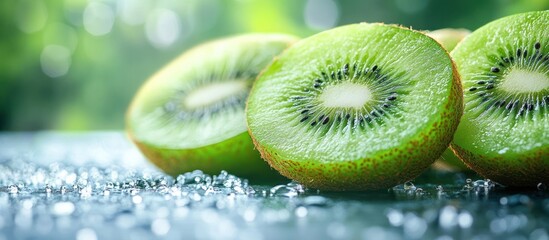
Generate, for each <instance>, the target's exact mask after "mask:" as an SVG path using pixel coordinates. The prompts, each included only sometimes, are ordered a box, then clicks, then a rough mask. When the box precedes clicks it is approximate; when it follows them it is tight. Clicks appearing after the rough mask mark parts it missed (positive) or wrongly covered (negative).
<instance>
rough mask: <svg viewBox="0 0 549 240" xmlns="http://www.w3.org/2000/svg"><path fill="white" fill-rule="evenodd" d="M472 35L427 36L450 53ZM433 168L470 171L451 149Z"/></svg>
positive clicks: (451, 31)
mask: <svg viewBox="0 0 549 240" xmlns="http://www.w3.org/2000/svg"><path fill="white" fill-rule="evenodd" d="M470 33H471V31H469V30H468V29H465V28H442V29H438V30H434V31H430V32H427V33H425V34H426V35H427V36H429V37H432V38H433V39H435V40H436V41H437V42H438V43H440V45H442V47H444V48H445V49H446V50H447V51H448V52H450V51H452V50H453V49H454V48H455V47H456V45H457V44H458V43H459V42H460V41H461V40H463V38H465V37H466V36H467V35H469V34H470ZM433 168H434V169H437V170H445V171H470V169H469V168H468V167H467V166H466V165H465V164H464V163H463V161H461V159H459V158H458V157H457V156H456V155H455V154H454V152H453V151H452V150H451V149H450V148H448V149H446V150H445V151H444V153H442V156H441V157H440V158H438V159H437V160H436V161H435V163H434V164H433Z"/></svg>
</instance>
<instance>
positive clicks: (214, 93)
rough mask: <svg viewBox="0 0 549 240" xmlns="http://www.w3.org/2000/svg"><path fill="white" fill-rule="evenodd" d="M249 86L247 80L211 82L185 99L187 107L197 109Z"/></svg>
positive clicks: (184, 103)
mask: <svg viewBox="0 0 549 240" xmlns="http://www.w3.org/2000/svg"><path fill="white" fill-rule="evenodd" d="M247 88H248V83H247V81H246V80H233V81H223V82H216V83H211V84H208V85H205V86H202V87H200V88H197V89H195V90H193V91H192V92H190V93H189V95H187V96H186V97H185V98H184V99H183V105H184V106H185V107H186V108H187V109H196V108H200V107H204V106H208V105H211V104H213V103H216V102H219V101H221V100H223V99H225V98H228V97H230V96H233V95H236V94H237V93H239V92H241V91H245V90H246V89H247Z"/></svg>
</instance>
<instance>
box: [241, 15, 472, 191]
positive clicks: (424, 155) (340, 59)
mask: <svg viewBox="0 0 549 240" xmlns="http://www.w3.org/2000/svg"><path fill="white" fill-rule="evenodd" d="M461 113H462V94H461V85H460V83H459V77H458V75H457V73H456V72H455V68H454V67H453V63H452V60H451V59H450V57H449V55H448V53H447V51H446V50H444V49H443V48H442V47H441V46H440V45H439V44H438V43H437V42H435V41H434V40H433V39H432V38H429V37H427V36H425V35H424V34H422V33H420V32H417V31H413V30H410V29H406V28H402V27H398V26H392V25H383V24H367V23H362V24H354V25H347V26H342V27H338V28H334V29H331V30H328V31H325V32H322V33H319V34H316V35H314V36H311V37H308V38H306V39H303V40H301V41H299V42H297V43H296V44H294V45H292V46H291V47H290V48H288V49H287V50H286V51H284V53H282V54H281V55H280V56H279V57H277V59H275V60H274V61H273V63H272V64H271V65H269V67H268V68H267V69H265V70H264V71H263V73H262V74H261V75H260V76H259V77H258V80H257V81H256V82H255V83H254V87H253V88H252V90H251V92H250V96H249V98H248V103H247V109H246V118H247V121H248V128H249V131H250V135H251V136H252V139H253V140H254V144H255V145H256V147H257V148H258V149H259V151H260V152H261V154H262V156H263V158H265V159H266V160H267V161H268V162H269V164H270V165H271V166H272V167H273V168H275V169H276V170H278V171H280V173H281V174H282V175H284V176H286V177H289V178H291V179H294V180H296V181H298V182H300V183H302V184H304V185H305V186H308V187H312V188H318V189H325V190H336V191H342V190H368V189H380V188H386V187H390V186H394V185H395V184H399V183H403V182H405V181H407V180H410V179H413V178H414V177H416V176H418V175H419V174H420V173H421V172H422V171H424V170H425V169H426V168H427V167H429V165H431V164H432V163H433V161H434V160H435V159H436V158H438V157H439V156H440V155H441V154H442V152H443V151H444V149H446V148H447V146H448V144H449V142H450V141H451V139H452V136H453V132H454V131H455V128H456V127H457V123H458V121H459V118H460V116H461Z"/></svg>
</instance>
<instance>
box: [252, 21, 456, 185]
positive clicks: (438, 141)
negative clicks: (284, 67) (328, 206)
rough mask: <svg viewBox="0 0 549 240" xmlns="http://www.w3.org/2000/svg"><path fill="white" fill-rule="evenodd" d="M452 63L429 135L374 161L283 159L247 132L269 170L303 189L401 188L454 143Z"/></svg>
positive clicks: (385, 153)
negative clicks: (447, 90) (448, 85)
mask: <svg viewBox="0 0 549 240" xmlns="http://www.w3.org/2000/svg"><path fill="white" fill-rule="evenodd" d="M406 29H407V28H406ZM433 41H434V40H433ZM439 45H440V44H439ZM441 48H442V46H441ZM445 52H446V51H445ZM274 61H278V59H275V60H274ZM274 61H273V63H274ZM451 62H452V72H453V78H452V85H451V94H450V95H449V96H448V98H447V99H446V104H445V105H443V109H442V113H441V116H440V117H439V118H438V119H437V120H435V121H433V122H431V123H430V125H429V126H426V127H425V128H426V129H428V131H426V132H423V133H421V134H418V135H417V136H414V137H413V138H412V139H410V140H409V141H408V142H407V143H406V145H405V146H402V147H400V148H398V149H392V150H388V151H386V152H384V153H380V154H378V155H377V156H374V157H366V158H363V159H354V160H348V161H339V162H335V161H334V162H329V163H322V162H318V161H312V160H309V161H296V160H292V159H285V158H283V157H281V156H280V155H279V154H278V153H276V152H275V151H270V150H269V149H268V148H265V147H263V146H262V145H261V144H260V143H259V142H258V141H257V140H256V139H255V138H254V136H253V134H252V132H251V131H250V128H248V131H249V133H250V136H251V137H252V141H253V143H254V145H255V147H256V148H257V150H259V152H260V154H261V157H262V158H263V159H265V160H266V161H267V162H268V163H269V165H270V166H271V167H272V168H274V169H276V170H277V171H279V172H280V174H282V175H283V176H285V177H288V178H290V179H293V180H295V181H297V182H299V183H301V184H303V185H304V186H306V187H309V188H314V189H322V190H327V191H364V190H376V189H386V188H388V187H392V186H395V185H398V184H402V183H404V182H407V181H410V180H412V179H414V178H415V177H417V176H418V175H420V174H421V173H422V172H423V171H424V170H425V169H427V168H428V167H429V166H430V165H431V164H432V163H433V162H434V160H435V159H437V158H438V157H439V156H441V155H442V153H443V152H444V150H445V149H446V148H447V147H448V145H449V143H450V141H451V140H452V139H453V133H454V132H455V130H456V128H457V126H458V124H459V121H460V118H461V116H462V114H463V91H462V85H461V80H460V76H459V73H458V72H457V70H456V66H455V64H454V62H453V60H451ZM273 63H271V64H273ZM260 76H261V75H260ZM252 91H253V90H252ZM456 112H457V113H456ZM395 159H398V160H395Z"/></svg>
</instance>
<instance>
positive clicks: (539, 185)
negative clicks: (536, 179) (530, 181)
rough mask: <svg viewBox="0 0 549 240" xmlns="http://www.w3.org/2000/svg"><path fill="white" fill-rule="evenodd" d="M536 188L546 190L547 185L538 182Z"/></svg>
mask: <svg viewBox="0 0 549 240" xmlns="http://www.w3.org/2000/svg"><path fill="white" fill-rule="evenodd" d="M537 188H538V190H539V191H545V190H547V185H545V184H543V183H538V185H537Z"/></svg>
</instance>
